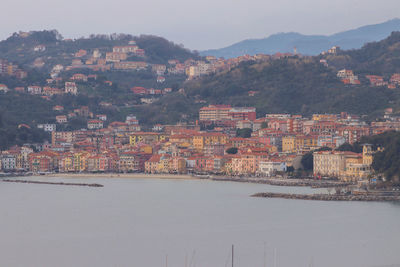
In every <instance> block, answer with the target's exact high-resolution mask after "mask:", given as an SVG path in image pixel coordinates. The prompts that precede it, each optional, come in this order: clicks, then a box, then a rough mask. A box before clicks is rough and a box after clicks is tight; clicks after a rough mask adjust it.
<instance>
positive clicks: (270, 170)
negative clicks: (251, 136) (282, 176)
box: [258, 161, 287, 176]
mask: <svg viewBox="0 0 400 267" xmlns="http://www.w3.org/2000/svg"><path fill="white" fill-rule="evenodd" d="M286 170H287V166H286V162H283V161H261V162H260V164H259V165H258V173H259V174H261V175H262V176H273V175H274V174H275V173H276V172H285V171H286Z"/></svg>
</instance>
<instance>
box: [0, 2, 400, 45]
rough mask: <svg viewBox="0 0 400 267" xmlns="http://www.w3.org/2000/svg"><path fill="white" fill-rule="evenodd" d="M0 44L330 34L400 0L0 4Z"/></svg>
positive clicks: (398, 7) (224, 40)
mask: <svg viewBox="0 0 400 267" xmlns="http://www.w3.org/2000/svg"><path fill="white" fill-rule="evenodd" d="M0 10H1V11H2V12H1V15H0V39H5V38H7V37H8V36H9V35H10V34H12V33H13V32H17V31H20V30H23V31H28V30H42V29H57V30H58V31H59V32H60V33H61V34H62V35H63V36H64V37H66V38H74V37H81V36H88V35H89V34H90V33H130V34H134V35H137V34H142V33H144V34H155V35H160V36H163V37H166V38H168V39H170V40H172V41H174V42H177V43H182V44H184V45H185V47H188V48H190V49H200V50H202V49H208V48H220V47H224V46H227V45H230V44H232V43H235V42H237V41H240V40H243V39H246V38H261V37H266V36H268V35H270V34H273V33H277V32H288V31H296V32H300V33H304V34H332V33H336V32H339V31H343V30H347V29H352V28H356V27H359V26H364V25H368V24H376V23H380V22H384V21H386V20H389V19H392V18H395V17H400V0H201V1H190V0H112V1H106V0H96V1H94V0H0Z"/></svg>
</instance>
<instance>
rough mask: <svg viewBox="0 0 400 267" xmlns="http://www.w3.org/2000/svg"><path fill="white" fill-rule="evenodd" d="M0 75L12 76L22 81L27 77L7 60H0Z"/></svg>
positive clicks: (26, 74) (25, 73)
mask: <svg viewBox="0 0 400 267" xmlns="http://www.w3.org/2000/svg"><path fill="white" fill-rule="evenodd" d="M0 75H7V76H14V77H16V78H17V79H24V78H26V77H27V76H28V73H27V72H26V71H23V70H22V69H20V68H19V67H18V66H17V65H15V64H13V63H11V62H9V61H8V60H6V59H1V58H0Z"/></svg>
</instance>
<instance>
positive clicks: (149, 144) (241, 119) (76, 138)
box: [0, 105, 400, 182]
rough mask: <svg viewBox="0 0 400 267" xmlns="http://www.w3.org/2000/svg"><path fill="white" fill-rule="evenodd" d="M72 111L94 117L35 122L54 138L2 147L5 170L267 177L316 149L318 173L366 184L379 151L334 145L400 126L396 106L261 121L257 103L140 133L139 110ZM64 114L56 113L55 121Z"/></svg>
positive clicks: (212, 109)
mask: <svg viewBox="0 0 400 267" xmlns="http://www.w3.org/2000/svg"><path fill="white" fill-rule="evenodd" d="M54 109H57V110H62V107H61V106H55V107H54ZM75 112H76V113H79V114H81V115H83V116H87V117H93V119H89V120H88V121H87V127H86V128H84V129H80V130H75V131H58V130H57V125H56V124H40V125H37V127H39V128H42V129H43V130H44V131H46V132H49V133H51V142H44V143H31V144H24V145H22V146H13V147H11V148H10V149H8V150H5V151H2V152H1V156H0V159H1V160H0V163H1V167H0V168H1V170H2V171H3V172H31V173H54V172H60V173H69V172H74V173H82V172H88V173H98V172H115V173H129V172H142V173H171V174H186V173H192V174H202V175H227V176H249V177H270V176H275V175H281V176H286V175H287V174H288V172H293V171H294V170H297V169H302V168H304V167H303V166H302V163H301V162H302V161H301V159H302V156H303V155H305V154H306V153H310V152H313V154H314V160H313V161H314V162H313V163H314V166H313V168H314V169H313V176H314V178H316V179H322V178H327V177H329V178H337V179H339V180H342V181H347V182H349V181H350V182H355V181H359V180H367V181H368V180H371V178H372V177H373V176H371V174H372V172H371V164H372V160H373V154H374V153H375V152H376V149H374V148H373V147H372V146H371V145H369V144H363V150H362V152H361V153H355V152H349V151H340V150H336V149H337V148H339V147H341V146H342V145H344V144H350V145H351V144H355V143H357V142H359V141H360V140H361V138H363V137H366V136H370V135H377V134H380V133H383V132H386V131H390V130H396V131H398V130H400V117H398V116H394V115H393V114H392V110H391V109H387V110H386V114H385V117H384V118H382V120H381V121H380V122H372V123H371V124H367V123H366V122H365V121H363V120H362V118H360V117H359V116H356V115H351V114H347V113H345V112H342V113H341V114H314V115H313V116H312V117H310V118H307V117H303V116H301V115H293V114H265V116H263V117H259V118H257V117H256V109H255V108H253V107H232V106H230V105H209V106H206V107H203V108H201V109H200V110H199V120H197V121H196V122H194V123H193V124H176V125H161V124H157V125H154V126H153V128H152V129H151V131H142V129H141V125H140V123H139V121H138V120H137V119H136V116H135V115H128V116H127V117H126V120H125V121H114V122H111V123H109V124H108V126H107V127H104V125H105V122H106V121H107V117H106V116H105V115H102V114H92V112H91V111H90V110H88V108H87V107H86V108H85V107H82V108H80V109H78V110H76V111H75ZM66 119H67V116H58V118H57V122H58V123H63V121H65V120H66ZM19 127H22V128H23V127H29V126H28V125H19ZM321 148H325V149H321ZM326 148H329V149H326ZM378 149H380V148H378Z"/></svg>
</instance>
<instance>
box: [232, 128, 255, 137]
mask: <svg viewBox="0 0 400 267" xmlns="http://www.w3.org/2000/svg"><path fill="white" fill-rule="evenodd" d="M252 132H253V130H252V129H250V128H243V129H237V130H236V137H243V138H249V137H251V133H252Z"/></svg>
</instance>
